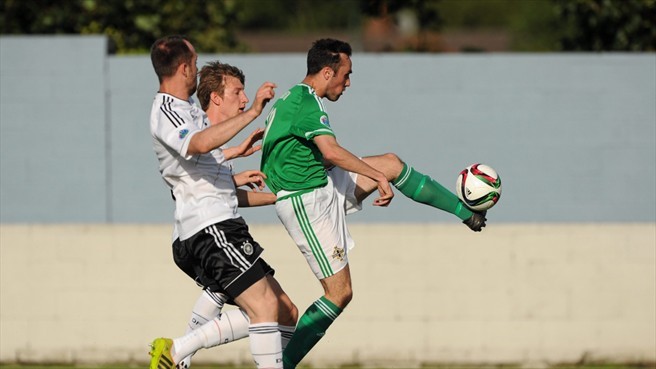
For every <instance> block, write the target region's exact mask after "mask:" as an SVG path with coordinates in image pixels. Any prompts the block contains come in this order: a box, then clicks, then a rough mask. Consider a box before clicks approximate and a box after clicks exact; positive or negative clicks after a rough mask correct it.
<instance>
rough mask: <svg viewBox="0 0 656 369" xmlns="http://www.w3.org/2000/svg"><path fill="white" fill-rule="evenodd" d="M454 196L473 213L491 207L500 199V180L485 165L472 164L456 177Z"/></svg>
mask: <svg viewBox="0 0 656 369" xmlns="http://www.w3.org/2000/svg"><path fill="white" fill-rule="evenodd" d="M456 194H457V195H458V197H459V198H460V200H462V202H464V203H465V205H467V207H468V208H470V209H472V210H474V211H483V210H487V209H489V208H491V207H493V206H494V205H495V204H496V203H497V201H499V198H500V197H501V178H500V177H499V174H498V173H497V171H496V170H494V169H492V167H490V166H488V165H485V164H480V163H479V164H472V165H470V166H468V167H467V168H465V169H464V170H463V171H462V172H460V174H459V175H458V180H457V181H456Z"/></svg>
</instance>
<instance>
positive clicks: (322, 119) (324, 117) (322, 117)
mask: <svg viewBox="0 0 656 369" xmlns="http://www.w3.org/2000/svg"><path fill="white" fill-rule="evenodd" d="M319 122H321V124H323V125H324V126H328V127H330V122H329V121H328V116H327V115H322V116H321V118H319Z"/></svg>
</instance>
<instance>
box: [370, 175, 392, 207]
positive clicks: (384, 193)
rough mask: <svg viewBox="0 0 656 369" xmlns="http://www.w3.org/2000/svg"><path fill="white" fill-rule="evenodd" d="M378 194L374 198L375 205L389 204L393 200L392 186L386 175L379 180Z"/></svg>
mask: <svg viewBox="0 0 656 369" xmlns="http://www.w3.org/2000/svg"><path fill="white" fill-rule="evenodd" d="M378 194H379V195H380V196H378V197H377V198H376V199H375V200H374V206H383V207H385V206H389V204H390V203H391V202H392V198H394V192H392V187H391V186H390V184H389V181H388V180H387V178H385V177H383V178H382V179H381V180H379V181H378Z"/></svg>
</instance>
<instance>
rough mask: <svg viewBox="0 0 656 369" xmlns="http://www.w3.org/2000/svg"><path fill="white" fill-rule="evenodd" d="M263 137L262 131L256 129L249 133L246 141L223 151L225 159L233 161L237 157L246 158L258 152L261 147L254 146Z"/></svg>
mask: <svg viewBox="0 0 656 369" xmlns="http://www.w3.org/2000/svg"><path fill="white" fill-rule="evenodd" d="M262 137H264V129H262V128H258V129H256V130H255V131H253V133H251V134H250V135H249V136H248V137H246V139H245V140H244V141H243V142H242V143H240V144H239V145H238V146H234V147H229V148H227V149H225V150H224V151H223V153H224V155H225V157H226V159H234V158H239V157H247V156H250V155H252V154H253V153H255V152H257V151H259V150H260V149H261V148H262V145H255V143H256V142H257V141H259V140H261V139H262Z"/></svg>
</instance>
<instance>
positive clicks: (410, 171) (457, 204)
mask: <svg viewBox="0 0 656 369" xmlns="http://www.w3.org/2000/svg"><path fill="white" fill-rule="evenodd" d="M362 160H364V161H365V162H366V163H367V164H369V165H371V166H372V167H374V168H376V169H377V170H379V171H381V172H383V173H385V175H386V176H387V178H388V179H389V180H390V182H392V184H393V185H394V186H395V187H396V188H397V189H398V190H399V191H400V192H401V193H402V194H403V195H405V196H406V197H408V198H410V199H412V200H414V201H416V202H419V203H422V204H426V205H428V206H432V207H434V208H438V209H441V210H444V211H446V212H449V213H451V214H454V215H455V216H457V217H458V218H460V219H462V220H466V219H469V218H470V217H471V216H472V215H473V213H472V212H471V210H469V209H468V208H467V207H466V206H465V204H464V203H463V202H462V201H460V199H458V196H456V195H455V194H454V193H453V192H451V191H449V190H448V189H446V188H445V187H444V186H442V185H441V184H439V183H438V182H437V181H435V180H433V179H432V178H431V177H429V176H428V175H426V174H423V173H420V172H418V171H417V170H415V169H414V168H412V167H411V166H409V165H408V164H406V163H404V162H403V161H402V160H401V159H400V158H399V157H398V156H397V155H395V154H391V153H388V154H383V155H378V156H369V157H365V158H363V159H362ZM358 187H359V188H358V190H357V192H356V196H358V198H359V199H360V200H362V199H363V198H364V197H366V196H368V195H369V194H370V193H371V192H372V191H374V190H375V189H376V187H375V183H373V181H371V180H370V179H368V178H361V176H358Z"/></svg>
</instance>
